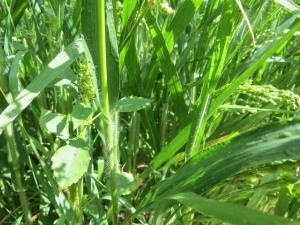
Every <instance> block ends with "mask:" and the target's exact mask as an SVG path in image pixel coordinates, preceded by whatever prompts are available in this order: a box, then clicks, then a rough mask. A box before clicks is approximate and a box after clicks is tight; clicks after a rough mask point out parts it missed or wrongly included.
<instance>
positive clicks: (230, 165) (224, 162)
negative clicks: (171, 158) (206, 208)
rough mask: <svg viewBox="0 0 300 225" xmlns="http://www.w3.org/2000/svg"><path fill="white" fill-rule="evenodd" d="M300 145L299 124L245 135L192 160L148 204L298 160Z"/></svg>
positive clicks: (197, 191) (277, 125) (154, 190)
mask: <svg viewBox="0 0 300 225" xmlns="http://www.w3.org/2000/svg"><path fill="white" fill-rule="evenodd" d="M299 144H300V124H291V125H286V126H283V125H282V124H275V125H270V126H267V127H263V128H260V129H257V130H254V131H251V132H248V133H245V134H243V135H241V136H239V137H237V138H235V139H234V140H233V141H232V142H231V143H229V144H227V145H225V146H223V147H222V146H221V147H216V148H214V149H207V150H206V151H203V152H201V153H199V154H197V155H195V156H194V157H192V159H191V160H189V161H188V162H187V163H186V164H185V165H184V166H183V167H182V168H180V169H179V170H177V172H176V174H175V175H174V176H172V177H170V178H168V179H166V180H165V181H163V182H161V183H159V184H158V185H157V186H156V187H155V188H153V191H151V192H150V193H149V194H148V196H147V197H146V199H145V202H150V201H151V200H155V199H158V198H161V197H164V196H168V195H171V194H175V193H180V192H189V191H191V192H196V193H199V194H201V193H204V192H206V191H208V190H209V189H210V188H212V187H214V186H215V185H217V184H219V183H220V182H222V181H224V180H225V179H227V178H228V177H230V176H233V175H235V174H237V173H239V172H242V171H245V170H248V169H252V168H257V167H259V166H263V165H265V164H268V163H275V162H277V163H280V162H284V161H286V160H299V159H300V151H299V149H298V146H299ZM174 184H176V186H174Z"/></svg>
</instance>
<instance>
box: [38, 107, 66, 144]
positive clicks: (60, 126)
mask: <svg viewBox="0 0 300 225" xmlns="http://www.w3.org/2000/svg"><path fill="white" fill-rule="evenodd" d="M40 124H41V126H42V127H44V128H46V129H47V130H48V132H49V133H52V134H55V135H56V136H58V137H60V138H61V139H64V140H66V139H68V138H69V136H70V134H69V123H68V118H67V116H66V115H63V114H59V113H53V112H51V111H46V112H45V113H43V115H42V116H41V118H40Z"/></svg>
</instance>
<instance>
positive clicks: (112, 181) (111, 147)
mask: <svg viewBox="0 0 300 225" xmlns="http://www.w3.org/2000/svg"><path fill="white" fill-rule="evenodd" d="M97 4H98V26H99V28H98V32H99V51H100V63H99V65H100V80H101V89H102V113H103V128H104V137H105V148H106V151H107V154H106V156H107V159H106V160H107V161H108V164H109V186H110V191H111V200H112V213H113V216H112V217H113V219H112V222H113V224H117V215H118V196H117V189H116V174H117V172H118V152H117V146H116V143H115V142H116V141H115V135H117V134H115V132H114V129H113V122H114V121H115V119H114V116H112V115H113V113H112V112H111V110H110V103H109V89H108V78H107V76H108V75H107V60H106V35H105V34H106V22H105V0H98V1H97ZM115 126H117V124H115Z"/></svg>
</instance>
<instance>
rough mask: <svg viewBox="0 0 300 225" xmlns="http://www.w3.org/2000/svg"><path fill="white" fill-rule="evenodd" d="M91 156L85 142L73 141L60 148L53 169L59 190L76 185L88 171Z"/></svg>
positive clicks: (54, 156) (53, 159)
mask: <svg viewBox="0 0 300 225" xmlns="http://www.w3.org/2000/svg"><path fill="white" fill-rule="evenodd" d="M90 159H91V158H90V155H89V150H88V145H87V144H86V143H85V142H84V141H83V140H80V139H78V140H71V141H70V144H69V145H65V146H63V147H60V148H59V149H58V150H57V151H56V152H55V154H54V155H53V156H52V158H51V161H52V169H53V171H54V177H55V179H56V181H57V183H58V185H59V188H61V189H66V188H68V187H70V185H71V184H74V183H76V182H77V181H78V180H79V179H80V178H81V177H82V176H83V174H84V173H85V172H86V171H87V169H88V166H89V162H90Z"/></svg>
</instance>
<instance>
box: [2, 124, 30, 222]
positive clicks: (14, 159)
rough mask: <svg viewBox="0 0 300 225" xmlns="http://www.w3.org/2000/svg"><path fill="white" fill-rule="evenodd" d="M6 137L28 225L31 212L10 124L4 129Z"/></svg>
mask: <svg viewBox="0 0 300 225" xmlns="http://www.w3.org/2000/svg"><path fill="white" fill-rule="evenodd" d="M4 135H5V139H6V140H7V148H8V151H9V154H10V157H11V161H12V166H13V171H14V173H15V181H16V183H15V185H16V190H17V192H18V195H19V199H20V202H21V206H22V208H23V213H24V217H25V221H26V225H30V224H32V222H31V213H30V210H29V207H28V203H27V198H26V195H25V189H24V187H23V184H22V178H21V172H20V166H19V165H20V164H19V161H18V153H17V148H16V141H15V138H14V134H13V126H12V124H9V125H8V126H7V128H6V129H5V131H4Z"/></svg>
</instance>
